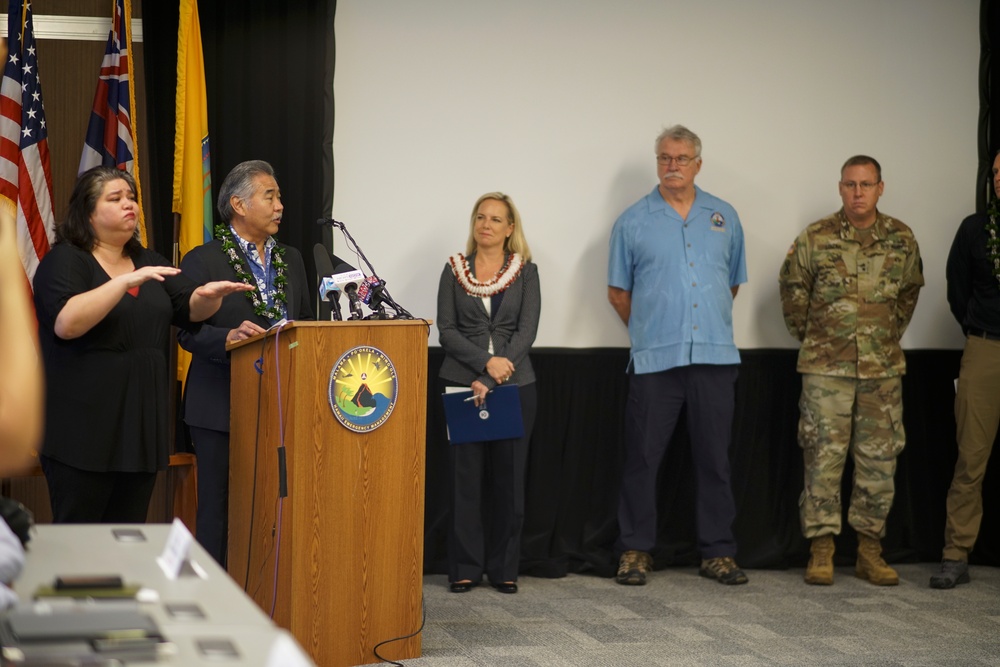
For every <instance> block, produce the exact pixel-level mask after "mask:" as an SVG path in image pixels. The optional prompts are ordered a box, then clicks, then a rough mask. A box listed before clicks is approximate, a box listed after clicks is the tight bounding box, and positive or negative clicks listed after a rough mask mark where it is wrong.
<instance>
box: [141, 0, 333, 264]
mask: <svg viewBox="0 0 1000 667" xmlns="http://www.w3.org/2000/svg"><path fill="white" fill-rule="evenodd" d="M198 12H199V17H200V20H201V34H202V47H203V49H204V54H205V82H206V88H207V95H208V125H209V142H210V148H211V153H212V191H213V201H215V200H216V199H217V196H218V191H219V186H220V185H221V184H222V179H223V178H225V176H226V174H227V173H229V170H230V169H232V168H233V167H234V166H235V165H236V164H238V163H239V162H242V161H244V160H256V159H259V160H266V161H268V162H270V163H271V164H272V165H273V166H274V169H275V171H276V172H277V177H278V184H279V186H280V187H281V194H282V201H283V203H284V204H285V212H284V217H283V219H282V223H281V228H280V230H279V231H278V233H277V235H276V236H277V237H278V239H279V240H281V241H283V242H285V243H288V244H290V245H292V246H295V247H296V248H299V249H300V250H301V251H302V255H303V258H304V259H305V261H306V269H307V271H308V272H309V273H310V275H315V267H314V266H313V254H312V247H313V245H314V244H316V243H317V242H319V241H320V240H321V239H322V230H321V229H320V228H319V227H318V226H317V225H316V224H315V221H316V219H317V218H319V217H325V216H327V215H328V214H329V211H330V209H331V207H332V192H333V173H332V170H333V160H332V151H333V109H332V105H333V97H332V95H333V93H332V88H333V63H334V43H333V21H334V15H335V13H336V0H296V1H295V2H287V3H276V2H273V1H272V0H241V1H240V2H226V1H225V0H201V1H200V2H199V3H198ZM177 20H178V7H177V3H176V2H169V1H168V2H146V3H144V4H143V28H144V29H143V34H144V36H145V46H144V53H145V56H146V61H145V62H146V66H145V75H146V80H147V91H148V93H147V94H148V96H149V98H148V109H149V118H148V119H147V122H148V123H149V126H150V130H151V137H152V145H151V146H150V151H151V153H152V154H151V167H150V169H151V171H152V172H153V173H152V174H151V175H150V176H151V182H152V184H153V188H152V193H153V194H152V197H153V210H154V211H155V216H154V217H155V220H156V223H155V228H154V238H155V243H156V248H157V249H158V250H159V251H160V252H161V253H162V254H164V255H167V256H169V255H170V252H171V250H170V249H171V247H172V244H173V225H172V214H171V211H170V209H171V201H172V197H173V195H172V189H173V152H174V118H175V115H174V99H175V95H174V93H175V89H176V85H177V79H176V67H177Z"/></svg>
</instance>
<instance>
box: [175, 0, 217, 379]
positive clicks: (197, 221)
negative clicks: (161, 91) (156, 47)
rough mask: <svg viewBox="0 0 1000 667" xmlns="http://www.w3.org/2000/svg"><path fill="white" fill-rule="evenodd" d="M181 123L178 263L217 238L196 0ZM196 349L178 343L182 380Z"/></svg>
mask: <svg viewBox="0 0 1000 667" xmlns="http://www.w3.org/2000/svg"><path fill="white" fill-rule="evenodd" d="M176 104H177V123H176V126H175V128H174V201H173V212H174V213H176V214H179V216H180V229H179V234H178V240H177V243H175V246H174V264H180V261H181V258H182V257H183V256H184V255H185V253H187V251H188V250H190V249H191V248H194V247H195V246H199V245H201V244H202V243H205V242H206V241H208V240H209V239H211V238H212V169H211V161H210V159H209V157H210V153H209V150H208V104H207V99H206V95H205V61H204V57H203V55H202V50H201V25H200V24H199V23H198V2H197V0H180V20H179V22H178V28H177V103H176ZM190 361H191V355H190V354H189V353H188V352H186V351H185V350H182V349H179V348H178V353H177V378H178V379H179V380H180V381H181V382H183V381H184V378H185V377H187V368H188V365H189V364H190Z"/></svg>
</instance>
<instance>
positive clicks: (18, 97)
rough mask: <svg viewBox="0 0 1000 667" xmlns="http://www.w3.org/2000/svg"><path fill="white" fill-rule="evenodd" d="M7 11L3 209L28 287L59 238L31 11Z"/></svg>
mask: <svg viewBox="0 0 1000 667" xmlns="http://www.w3.org/2000/svg"><path fill="white" fill-rule="evenodd" d="M7 11H8V13H7V60H6V64H5V65H4V72H3V82H2V84H0V208H2V209H4V212H5V213H6V214H7V215H8V216H9V217H15V216H16V219H17V243H18V251H19V253H20V255H21V263H22V264H23V265H24V272H25V275H26V276H27V278H28V281H29V282H30V281H31V279H32V278H34V276H35V269H36V268H37V267H38V262H39V260H41V258H42V256H43V255H45V253H47V252H48V251H49V244H50V243H52V241H53V240H54V238H55V236H54V229H55V222H54V218H53V215H52V172H51V170H50V169H49V144H48V139H47V137H48V133H47V131H46V129H45V109H44V107H43V106H42V84H41V83H40V82H39V80H38V53H37V51H36V50H35V33H34V28H33V27H32V22H31V6H30V5H28V4H27V3H25V2H22V0H10V2H9V3H8V9H7ZM4 217H7V216H4ZM0 224H7V222H6V221H3V222H0Z"/></svg>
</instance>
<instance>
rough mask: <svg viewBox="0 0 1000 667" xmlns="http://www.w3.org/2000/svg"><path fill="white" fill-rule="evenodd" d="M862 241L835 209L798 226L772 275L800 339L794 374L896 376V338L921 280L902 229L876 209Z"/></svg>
mask: <svg viewBox="0 0 1000 667" xmlns="http://www.w3.org/2000/svg"><path fill="white" fill-rule="evenodd" d="M870 230H871V235H870V236H869V237H868V238H867V239H866V240H863V237H862V236H860V235H859V234H858V232H857V230H856V229H854V227H852V226H851V224H850V223H849V222H848V220H847V217H846V216H845V215H844V211H843V209H841V210H840V211H838V212H837V213H835V214H833V215H831V216H828V217H826V218H823V219H822V220H819V221H818V222H814V223H813V224H811V225H809V226H808V227H806V229H805V231H803V232H802V233H801V234H800V235H799V237H798V238H797V239H795V243H794V244H792V247H791V248H789V250H788V256H787V257H786V258H785V262H784V264H782V266H781V273H780V275H779V276H778V284H779V291H780V293H781V308H782V311H783V313H784V316H785V326H787V327H788V331H789V332H790V333H791V334H792V335H793V336H795V337H796V338H797V339H799V340H800V341H802V348H801V349H800V350H799V362H798V366H797V368H798V370H799V372H800V373H815V374H817V375H835V376H841V377H856V378H860V379H867V378H881V377H892V376H896V375H902V374H903V373H905V372H906V360H905V358H904V357H903V350H902V348H901V347H900V345H899V339H900V338H901V337H902V335H903V331H904V330H905V329H906V325H908V324H909V323H910V318H911V317H912V316H913V309H914V308H915V307H916V305H917V295H918V293H919V292H920V287H921V286H922V285H923V284H924V276H923V266H922V264H921V261H920V249H919V248H918V247H917V240H916V238H915V237H914V236H913V232H912V231H910V228H909V227H907V226H906V225H904V224H903V223H902V222H900V221H899V220H896V219H895V218H890V217H889V216H887V215H883V214H882V213H878V214H877V219H876V220H875V224H874V225H872V226H871V227H870Z"/></svg>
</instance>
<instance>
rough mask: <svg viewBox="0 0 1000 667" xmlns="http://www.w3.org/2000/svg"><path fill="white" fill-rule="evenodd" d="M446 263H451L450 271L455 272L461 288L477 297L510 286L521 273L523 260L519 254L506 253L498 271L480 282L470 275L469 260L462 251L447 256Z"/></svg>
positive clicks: (500, 290)
mask: <svg viewBox="0 0 1000 667" xmlns="http://www.w3.org/2000/svg"><path fill="white" fill-rule="evenodd" d="M448 263H449V264H451V271H452V273H454V274H455V280H457V281H458V284H459V285H461V286H462V289H464V290H465V291H466V293H467V294H469V295H471V296H478V297H487V296H493V295H494V294H499V293H500V292H502V291H504V290H505V289H507V288H508V287H510V285H511V283H513V282H514V281H515V280H517V277H518V276H519V275H521V269H522V268H523V267H524V260H522V259H521V255H519V254H518V253H516V252H515V253H511V254H509V255H507V261H506V263H504V265H503V267H501V269H500V272H499V273H497V275H495V276H494V277H493V278H492V279H491V280H487V281H485V282H482V281H480V280H477V279H476V277H475V276H474V275H472V270H471V269H470V268H469V260H467V259H466V258H465V255H463V254H462V253H460V252H458V253H455V254H454V255H452V256H451V257H449V258H448Z"/></svg>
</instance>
